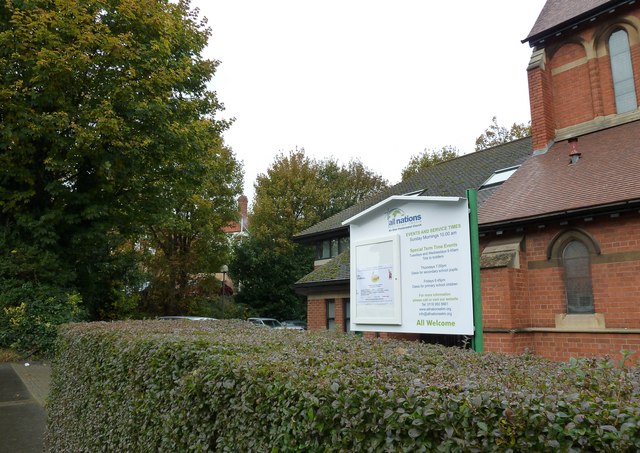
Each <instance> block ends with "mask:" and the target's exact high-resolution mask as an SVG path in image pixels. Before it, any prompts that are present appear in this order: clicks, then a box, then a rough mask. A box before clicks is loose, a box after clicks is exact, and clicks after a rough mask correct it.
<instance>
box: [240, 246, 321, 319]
mask: <svg viewBox="0 0 640 453" xmlns="http://www.w3.org/2000/svg"><path fill="white" fill-rule="evenodd" d="M285 245H286V247H285ZM229 269H230V272H231V277H232V278H233V280H234V281H235V282H237V283H241V284H242V290H241V291H240V292H238V293H236V295H235V297H234V300H235V302H236V303H237V304H242V305H246V306H249V307H251V308H252V309H253V310H254V311H255V313H257V314H259V315H261V316H268V317H273V318H276V319H281V320H282V319H304V318H305V317H306V303H305V299H304V298H303V297H302V296H299V295H297V294H296V293H295V292H294V291H293V284H294V283H295V282H296V281H298V280H299V279H300V278H302V277H303V276H304V275H306V274H308V273H309V272H311V271H312V270H313V254H312V250H311V248H309V247H305V246H302V245H299V244H294V243H292V242H290V241H286V242H285V241H281V240H277V239H274V238H265V237H256V236H254V235H250V236H249V237H248V238H246V239H244V240H243V241H242V242H239V243H237V244H236V245H235V247H234V253H233V257H232V260H231V263H230V266H229Z"/></svg>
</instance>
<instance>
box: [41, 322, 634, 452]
mask: <svg viewBox="0 0 640 453" xmlns="http://www.w3.org/2000/svg"><path fill="white" fill-rule="evenodd" d="M46 437H47V444H48V447H49V448H50V449H51V450H53V451H103V450H107V451H124V450H126V451H187V450H188V451H273V452H278V451H349V452H351V451H394V452H395V451H411V452H413V451H483V452H484V451H501V452H502V451H572V450H573V451H578V450H589V451H610V452H614V451H615V452H621V451H638V449H640V370H638V369H637V368H625V367H621V366H617V364H613V363H611V362H609V361H606V360H583V361H572V362H571V363H569V364H557V363H551V362H548V361H545V360H542V359H539V358H535V357H533V356H530V355H524V356H520V357H506V356H500V355H496V354H477V353H473V352H471V351H467V350H462V349H454V348H444V347H440V346H433V345H424V344H420V343H412V342H402V341H391V340H380V339H376V340H370V339H366V338H359V337H356V336H351V335H350V336H346V335H335V334H330V333H319V332H300V331H286V330H272V329H265V328H259V327H256V326H251V325H248V323H244V322H239V321H211V322H190V321H178V322H166V321H145V322H143V321H136V322H128V323H110V324H106V323H97V324H76V325H69V326H65V327H64V328H63V329H62V331H61V335H60V337H59V348H58V355H57V357H56V359H55V361H54V364H53V379H52V387H51V392H50V397H49V406H48V424H47V436H46Z"/></svg>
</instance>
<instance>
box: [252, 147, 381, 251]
mask: <svg viewBox="0 0 640 453" xmlns="http://www.w3.org/2000/svg"><path fill="white" fill-rule="evenodd" d="M386 187H387V181H385V180H384V179H383V178H382V177H381V176H379V175H376V174H375V173H373V172H372V171H371V170H369V169H368V168H367V167H366V166H365V165H364V164H362V162H360V161H359V160H352V161H350V162H349V163H348V164H347V165H346V166H341V165H340V164H339V163H338V162H337V161H336V160H335V159H334V158H329V159H324V160H315V159H312V158H310V157H308V156H307V155H306V154H305V151H304V148H302V149H296V150H295V151H290V152H289V153H288V154H287V155H285V154H283V153H280V154H279V155H278V156H276V158H275V160H274V162H273V164H272V165H271V167H269V169H268V170H267V173H266V174H260V175H258V178H257V180H256V183H255V202H254V208H253V212H252V216H251V222H250V224H251V231H252V233H253V234H255V235H257V236H261V237H264V236H268V237H272V238H279V239H286V240H288V239H289V238H291V236H293V235H294V234H296V233H299V232H300V231H302V230H304V229H306V228H309V227H310V226H312V225H314V224H316V223H317V222H319V221H321V220H323V219H326V218H328V217H330V216H332V215H334V214H336V213H338V212H340V211H342V210H344V209H346V208H348V207H349V206H352V205H353V204H355V203H358V202H360V201H362V200H364V199H365V198H367V197H369V196H371V195H373V194H375V193H378V192H380V191H381V190H383V189H385V188H386Z"/></svg>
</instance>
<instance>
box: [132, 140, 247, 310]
mask: <svg viewBox="0 0 640 453" xmlns="http://www.w3.org/2000/svg"><path fill="white" fill-rule="evenodd" d="M201 160H202V163H203V165H206V166H208V170H207V175H209V177H207V178H205V180H204V181H203V183H202V185H201V187H200V188H199V189H198V190H193V189H192V188H190V187H184V188H182V189H184V192H183V194H182V196H180V197H178V198H177V199H176V201H177V204H176V205H175V207H174V208H173V209H172V212H171V214H170V215H168V216H167V217H166V218H164V219H163V221H162V222H161V223H159V224H157V225H149V227H148V234H147V235H146V236H145V241H143V243H144V244H145V245H147V246H148V250H153V251H154V253H147V255H146V256H147V259H146V261H145V266H146V268H147V269H148V271H149V274H150V281H149V288H148V290H147V291H146V292H145V300H144V306H145V308H146V310H147V312H152V313H153V312H155V313H158V314H169V315H176V314H186V313H190V312H191V311H192V307H191V305H192V304H193V303H194V297H193V295H194V292H199V291H200V290H201V289H202V288H199V289H197V290H196V288H195V287H194V285H196V284H197V283H198V279H197V278H196V277H198V276H201V275H202V274H208V275H212V274H215V273H216V272H217V271H218V269H219V268H220V265H221V264H222V263H225V262H227V260H228V255H229V252H230V248H229V243H228V239H227V237H226V235H225V233H224V232H223V230H222V228H223V227H224V226H225V225H226V224H228V223H229V222H230V221H231V220H232V219H234V217H235V216H236V215H237V204H236V200H235V196H236V195H237V194H238V193H239V192H240V191H241V188H240V185H241V183H242V174H241V169H240V166H239V163H238V162H237V161H236V160H235V158H234V157H233V154H232V153H231V151H230V150H229V149H228V148H226V147H224V146H222V145H221V144H219V145H218V146H216V147H214V146H212V147H210V148H209V149H208V150H207V152H206V153H205V154H204V155H203V156H201Z"/></svg>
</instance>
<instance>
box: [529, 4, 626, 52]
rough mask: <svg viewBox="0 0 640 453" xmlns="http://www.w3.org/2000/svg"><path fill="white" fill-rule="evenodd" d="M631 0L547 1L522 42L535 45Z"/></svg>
mask: <svg viewBox="0 0 640 453" xmlns="http://www.w3.org/2000/svg"><path fill="white" fill-rule="evenodd" d="M630 1H632V0H547V3H545V5H544V7H543V8H542V11H541V12H540V15H539V16H538V19H537V20H536V22H535V24H534V25H533V28H532V29H531V31H530V32H529V35H528V36H527V37H526V38H525V39H524V40H523V41H522V42H529V44H530V45H531V46H534V45H536V44H537V43H538V42H540V40H541V39H544V38H545V37H546V36H552V35H554V34H556V33H559V32H561V31H562V30H564V29H565V28H567V27H573V26H574V25H576V24H577V23H581V22H588V21H590V20H592V19H593V18H595V17H597V16H598V15H600V14H603V13H607V12H608V11H610V10H611V9H612V8H616V7H618V6H620V5H624V4H626V3H630Z"/></svg>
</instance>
